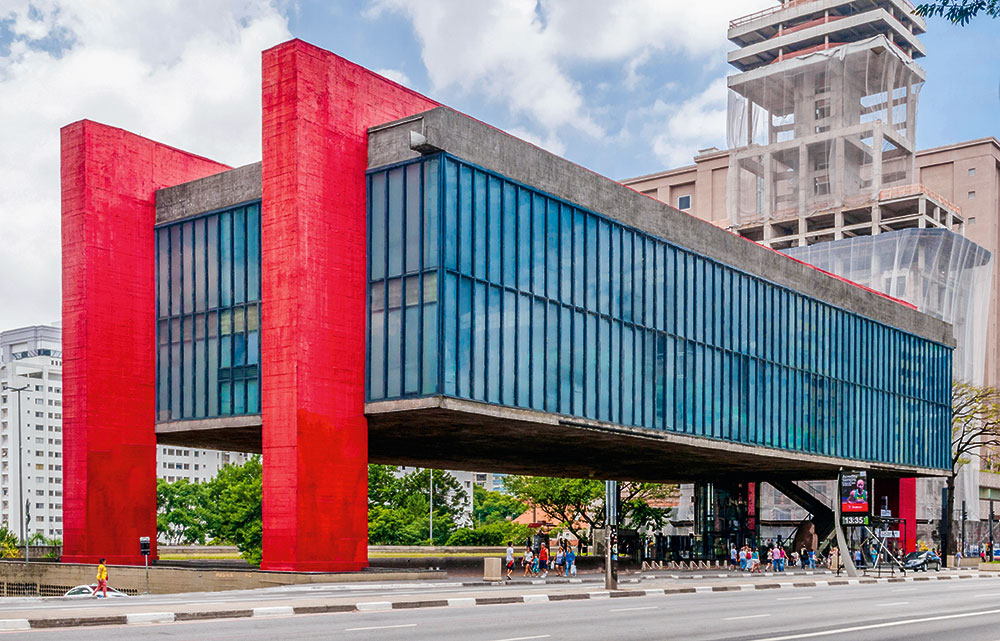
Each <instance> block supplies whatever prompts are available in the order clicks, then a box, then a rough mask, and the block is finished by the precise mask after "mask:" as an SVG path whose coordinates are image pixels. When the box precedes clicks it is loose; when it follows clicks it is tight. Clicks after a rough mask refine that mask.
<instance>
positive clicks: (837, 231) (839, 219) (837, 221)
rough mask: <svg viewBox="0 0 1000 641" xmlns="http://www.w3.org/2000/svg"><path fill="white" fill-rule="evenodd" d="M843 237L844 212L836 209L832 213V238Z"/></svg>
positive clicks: (840, 238) (841, 238) (838, 238)
mask: <svg viewBox="0 0 1000 641" xmlns="http://www.w3.org/2000/svg"><path fill="white" fill-rule="evenodd" d="M843 238H844V212H843V210H840V209H838V210H837V211H836V212H834V214H833V239H834V240H843Z"/></svg>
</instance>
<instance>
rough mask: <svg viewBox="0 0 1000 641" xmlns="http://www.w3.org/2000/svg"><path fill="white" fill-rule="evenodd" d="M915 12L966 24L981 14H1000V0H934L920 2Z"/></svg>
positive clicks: (926, 16) (994, 15) (995, 15)
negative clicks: (931, 0)
mask: <svg viewBox="0 0 1000 641" xmlns="http://www.w3.org/2000/svg"><path fill="white" fill-rule="evenodd" d="M913 13H915V14H917V15H918V16H922V17H924V18H933V17H935V16H941V17H943V18H945V19H947V20H951V21H952V22H954V23H955V24H959V25H962V26H965V25H967V24H969V22H971V21H972V19H973V18H975V17H976V16H977V15H979V14H984V15H987V16H990V17H992V18H996V17H997V16H1000V0H934V1H933V2H922V3H920V4H918V5H917V8H916V9H914V10H913Z"/></svg>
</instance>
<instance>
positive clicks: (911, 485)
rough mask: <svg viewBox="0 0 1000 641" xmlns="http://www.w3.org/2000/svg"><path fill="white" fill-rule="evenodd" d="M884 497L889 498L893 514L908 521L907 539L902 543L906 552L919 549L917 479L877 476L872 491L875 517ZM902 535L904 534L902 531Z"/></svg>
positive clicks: (879, 510) (879, 511) (878, 512)
mask: <svg viewBox="0 0 1000 641" xmlns="http://www.w3.org/2000/svg"><path fill="white" fill-rule="evenodd" d="M883 497H884V498H887V499H888V505H889V509H890V510H891V511H892V516H893V517H894V518H897V519H903V520H905V521H906V528H905V529H906V535H905V540H903V541H900V543H901V544H902V545H903V548H904V550H905V551H906V552H913V551H914V550H916V549H917V479H915V478H908V479H895V478H876V479H875V485H874V491H873V492H872V499H873V503H872V516H873V517H875V518H878V516H879V514H880V513H881V509H882V505H883ZM902 529H903V528H902V527H900V530H902ZM900 536H901V537H902V536H903V532H902V531H900Z"/></svg>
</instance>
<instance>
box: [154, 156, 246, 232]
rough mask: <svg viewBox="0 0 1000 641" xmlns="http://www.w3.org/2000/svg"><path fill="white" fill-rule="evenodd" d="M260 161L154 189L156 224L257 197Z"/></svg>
mask: <svg viewBox="0 0 1000 641" xmlns="http://www.w3.org/2000/svg"><path fill="white" fill-rule="evenodd" d="M260 167H261V164H260V163H259V162H257V163H253V164H252V165H244V166H243V167H237V168H236V169H230V170H229V171H224V172H222V173H219V174H215V175H213V176H208V177H206V178H200V179H198V180H192V181H191V182H186V183H182V184H180V185H177V186H175V187H167V188H166V189H159V190H157V192H156V224H157V225H159V224H161V223H169V222H172V221H175V220H181V219H183V218H189V217H191V216H196V215H198V214H202V213H204V212H206V211H213V210H215V209H223V208H225V207H230V206H232V205H238V204H240V203H245V202H248V201H251V200H260V198H261V190H262V183H261V172H260Z"/></svg>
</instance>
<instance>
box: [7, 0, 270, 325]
mask: <svg viewBox="0 0 1000 641" xmlns="http://www.w3.org/2000/svg"><path fill="white" fill-rule="evenodd" d="M30 5H31V7H33V10H29V2H27V1H26V0H14V6H13V8H11V9H8V10H7V14H6V15H4V14H2V13H0V20H5V19H6V20H10V21H11V22H10V24H11V25H12V26H11V29H12V31H13V34H14V41H13V42H12V44H11V46H10V51H9V53H8V55H7V56H6V57H0V95H2V96H3V100H0V122H2V123H4V125H3V128H2V130H0V176H2V177H3V179H2V180H0V274H3V278H0V329H2V328H10V327H14V326H17V325H24V324H31V323H40V322H48V321H52V320H56V319H58V318H59V313H60V312H59V309H60V286H59V283H60V271H59V269H60V232H59V214H60V202H59V128H60V127H61V126H63V125H65V124H67V123H69V122H73V121H75V120H79V119H81V118H88V119H91V120H96V121H99V122H103V123H106V124H109V125H114V126H118V127H123V128H125V129H128V130H130V131H133V132H135V133H138V134H141V135H143V136H147V137H149V138H152V139H154V140H158V141H161V142H164V143H166V144H170V145H173V146H176V147H180V148H182V149H186V150H189V151H192V152H194V153H198V154H201V155H204V156H208V157H209V158H213V159H216V160H219V161H221V162H225V163H228V164H232V165H240V164H245V163H248V162H253V161H256V160H259V158H260V52H261V50H262V49H265V48H267V47H270V46H272V45H274V44H277V43H278V42H281V41H283V40H286V39H288V38H289V32H288V27H287V23H286V21H285V18H284V17H282V15H281V13H280V12H279V11H278V9H277V8H276V7H275V6H274V5H272V4H271V3H270V2H267V1H266V0H214V1H210V2H196V3H183V7H181V6H180V5H179V3H178V2H176V0H151V1H144V2H127V3H126V2H113V1H112V0H87V2H71V1H68V0H67V1H62V0H31V2H30ZM53 42H55V43H58V44H57V46H55V47H53V46H52V44H53Z"/></svg>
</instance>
